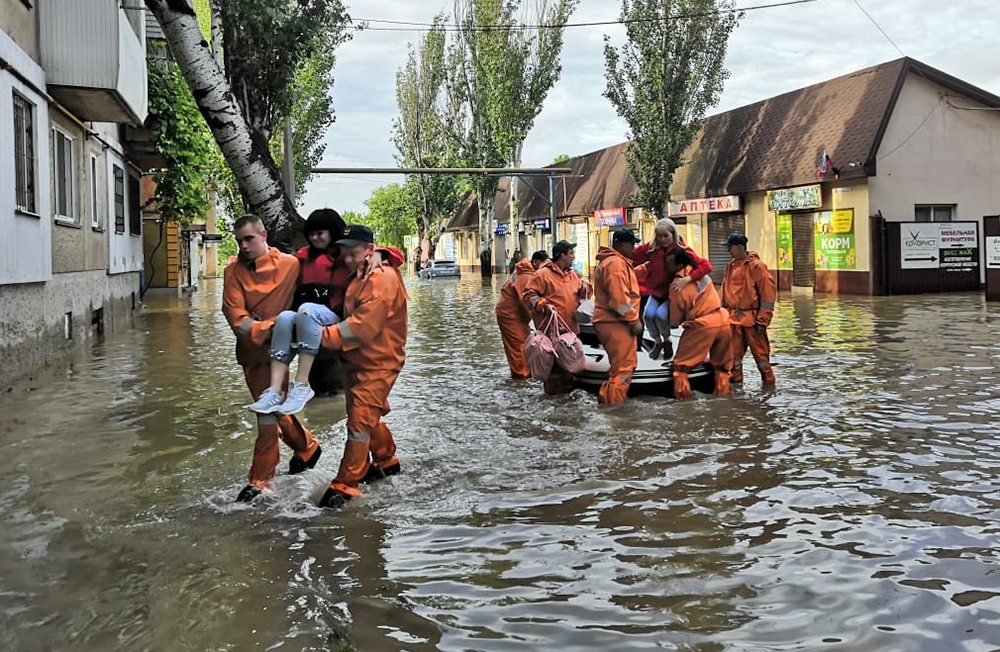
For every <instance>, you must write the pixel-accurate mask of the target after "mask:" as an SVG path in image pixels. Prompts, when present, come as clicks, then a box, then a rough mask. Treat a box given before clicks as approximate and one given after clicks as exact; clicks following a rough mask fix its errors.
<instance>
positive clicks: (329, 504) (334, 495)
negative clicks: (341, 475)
mask: <svg viewBox="0 0 1000 652" xmlns="http://www.w3.org/2000/svg"><path fill="white" fill-rule="evenodd" d="M350 499H351V497H350V496H348V495H347V494H345V493H344V492H343V491H338V490H336V489H334V488H333V487H330V488H328V489H327V490H326V493H325V494H323V497H322V498H320V499H319V504H318V505H316V506H317V507H325V508H327V509H340V508H341V507H343V506H344V505H346V504H347V501H349V500H350Z"/></svg>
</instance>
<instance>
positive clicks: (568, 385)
mask: <svg viewBox="0 0 1000 652" xmlns="http://www.w3.org/2000/svg"><path fill="white" fill-rule="evenodd" d="M575 260H576V244H574V243H572V242H567V241H566V240H560V241H559V242H557V243H555V245H553V246H552V260H550V261H548V262H546V263H545V264H543V265H542V266H541V267H539V268H538V271H537V272H535V275H534V277H532V279H531V280H530V281H528V286H527V287H526V288H525V289H524V294H523V297H524V301H525V303H527V304H528V306H530V307H531V310H532V312H533V313H534V319H535V325H536V326H540V327H542V326H544V324H545V323H546V321H547V319H548V315H549V313H551V312H553V311H554V312H558V313H559V316H560V317H562V318H563V321H565V322H566V325H567V326H569V327H570V329H572V330H573V332H574V333H579V332H580V326H579V324H577V323H576V311H577V309H579V307H580V301H582V300H583V299H586V298H587V297H589V296H590V286H589V285H587V284H586V283H584V282H583V279H581V278H580V277H579V276H578V275H577V274H576V272H575V271H573V263H574V261H575ZM543 386H544V388H545V393H546V394H567V393H569V392H571V391H572V390H573V376H572V374H570V373H569V372H567V371H566V370H565V369H563V368H562V367H560V366H559V365H558V364H557V365H554V366H553V367H552V373H551V375H549V379H548V380H546V381H545V382H544V383H543Z"/></svg>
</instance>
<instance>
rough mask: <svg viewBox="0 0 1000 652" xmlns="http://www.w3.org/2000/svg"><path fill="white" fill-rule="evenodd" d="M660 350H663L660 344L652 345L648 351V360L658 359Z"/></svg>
mask: <svg viewBox="0 0 1000 652" xmlns="http://www.w3.org/2000/svg"><path fill="white" fill-rule="evenodd" d="M662 350H663V343H662V342H657V343H656V344H654V345H653V348H651V349H650V350H649V359H650V360H656V359H657V358H658V357H660V351H662Z"/></svg>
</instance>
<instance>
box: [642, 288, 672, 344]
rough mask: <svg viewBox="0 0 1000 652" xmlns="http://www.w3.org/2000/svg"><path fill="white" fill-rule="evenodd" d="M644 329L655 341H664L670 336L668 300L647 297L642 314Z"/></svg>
mask: <svg viewBox="0 0 1000 652" xmlns="http://www.w3.org/2000/svg"><path fill="white" fill-rule="evenodd" d="M642 320H643V321H644V322H645V323H646V330H647V331H649V335H650V336H651V337H652V338H653V339H654V340H655V341H657V342H665V341H667V340H668V339H669V338H670V302H669V301H667V300H666V299H657V298H656V297H654V296H650V297H649V301H647V302H646V312H645V313H643V315H642Z"/></svg>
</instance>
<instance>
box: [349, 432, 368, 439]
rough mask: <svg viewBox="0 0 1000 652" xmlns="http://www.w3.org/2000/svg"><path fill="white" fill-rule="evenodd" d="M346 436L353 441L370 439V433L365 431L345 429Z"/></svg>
mask: <svg viewBox="0 0 1000 652" xmlns="http://www.w3.org/2000/svg"><path fill="white" fill-rule="evenodd" d="M347 438H348V439H351V440H354V441H368V440H369V439H371V435H369V434H368V433H367V432H353V431H351V430H348V431H347Z"/></svg>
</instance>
